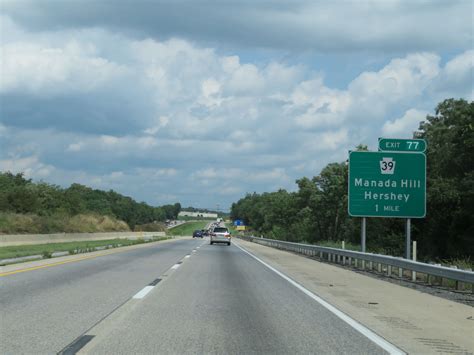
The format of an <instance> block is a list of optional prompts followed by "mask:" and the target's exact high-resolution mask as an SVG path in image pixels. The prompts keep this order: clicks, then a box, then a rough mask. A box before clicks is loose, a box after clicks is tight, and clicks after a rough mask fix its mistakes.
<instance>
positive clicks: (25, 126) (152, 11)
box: [0, 0, 474, 209]
mask: <svg viewBox="0 0 474 355" xmlns="http://www.w3.org/2000/svg"><path fill="white" fill-rule="evenodd" d="M473 11H474V9H473V2H472V1H471V0H462V1H455V0H443V1H441V0H440V1H437V0H431V1H413V0H406V1H402V0H397V1H395V0H394V1H392V0H384V1H363V0H360V1H258V0H252V1H225V0H222V1H211V0H208V1H200V0H197V1H152V0H134V1H131V0H130V1H128V0H116V1H112V0H94V1H92V0H90V1H88V0H82V1H79V0H41V1H40V0H16V1H8V0H0V24H1V25H0V26H1V28H0V40H1V42H0V48H1V49H0V70H1V72H0V105H1V106H0V170H10V171H12V172H24V173H25V174H26V176H28V177H30V178H33V179H34V180H37V181H38V180H44V181H47V182H50V183H55V184H59V185H61V186H69V185H70V184H71V183H73V182H79V183H82V184H86V185H89V186H93V187H96V188H100V189H106V190H108V189H114V190H116V191H118V192H120V193H123V194H126V195H129V196H132V197H134V198H135V199H137V200H139V201H146V202H148V203H150V204H152V205H161V204H166V203H174V202H177V201H179V202H181V204H183V205H185V206H188V205H193V206H195V207H203V208H204V207H207V208H215V207H216V205H217V204H219V207H220V208H221V209H227V208H228V207H229V206H230V204H231V203H232V202H234V201H237V200H238V199H239V198H240V197H243V196H244V195H245V193H246V192H253V191H257V192H263V191H274V190H276V189H278V188H285V189H288V190H294V189H295V188H296V186H295V180H296V179H297V178H300V177H302V176H308V177H312V176H314V175H317V174H318V173H319V172H320V170H321V169H322V168H323V167H324V166H325V165H326V164H328V163H330V162H335V161H343V160H345V159H346V157H347V151H348V150H349V149H351V148H353V147H355V146H356V145H358V144H360V143H363V144H367V145H369V147H370V148H371V149H376V143H377V138H378V137H381V136H384V137H400V138H403V137H410V136H411V134H412V132H413V131H414V130H416V129H417V127H418V124H419V122H420V121H422V120H423V119H424V118H425V116H426V114H428V113H433V110H434V108H435V106H436V104H437V103H438V102H440V101H442V100H443V99H445V98H450V97H455V98H465V99H468V100H473V98H474V91H473V67H474V65H473V58H474V51H473Z"/></svg>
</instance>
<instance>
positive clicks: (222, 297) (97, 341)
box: [0, 238, 386, 354]
mask: <svg viewBox="0 0 474 355" xmlns="http://www.w3.org/2000/svg"><path fill="white" fill-rule="evenodd" d="M0 282H1V291H0V307H1V323H0V344H1V345H0V353H2V354H19V353H35V354H39V353H57V352H59V351H61V350H64V352H65V353H75V352H76V351H79V352H85V353H94V354H132V353H133V354H156V353H162V354H186V353H190V354H191V353H199V354H202V353H215V354H235V353H244V354H261V353H272V354H297V353H301V354H302V353H305V354H308V353H319V354H323V353H324V354H382V353H386V351H385V350H384V349H382V348H381V347H380V344H377V343H376V342H374V341H372V340H371V339H369V337H367V336H365V335H364V334H363V333H361V332H360V331H358V330H357V329H355V328H354V327H353V326H351V325H350V324H348V323H347V322H344V321H342V320H341V319H340V317H337V316H336V315H335V314H334V313H333V312H331V311H329V310H328V309H327V308H325V307H323V306H322V305H321V304H319V303H318V302H315V300H314V299H313V298H311V297H309V296H308V294H305V293H304V292H302V290H301V289H298V288H297V287H295V285H293V284H291V283H290V282H288V280H285V279H284V278H282V277H281V276H280V275H278V274H277V273H276V272H274V271H272V270H271V269H269V268H267V267H265V266H264V265H262V263H260V262H259V261H258V260H256V259H255V258H253V257H251V256H250V255H249V254H247V253H246V252H244V251H243V250H242V249H240V248H238V247H237V246H236V243H233V245H231V246H226V245H212V246H211V245H209V244H208V240H207V239H204V240H202V239H197V240H193V239H191V238H185V239H181V240H176V241H174V242H169V243H163V244H160V243H158V244H155V245H151V246H149V247H146V248H142V249H136V250H131V251H127V252H122V253H117V254H113V255H108V256H103V257H98V258H95V259H90V260H83V261H80V262H74V263H69V264H65V265H58V266H54V267H49V268H45V269H40V270H34V271H30V272H24V273H19V274H13V275H9V276H5V277H2V278H0ZM150 285H151V286H150Z"/></svg>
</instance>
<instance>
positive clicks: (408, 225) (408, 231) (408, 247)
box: [405, 218, 411, 260]
mask: <svg viewBox="0 0 474 355" xmlns="http://www.w3.org/2000/svg"><path fill="white" fill-rule="evenodd" d="M405 259H407V260H410V259H411V218H407V220H406V225H405Z"/></svg>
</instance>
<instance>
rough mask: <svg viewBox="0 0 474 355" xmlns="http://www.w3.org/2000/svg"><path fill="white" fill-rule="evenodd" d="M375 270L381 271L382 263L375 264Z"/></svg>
mask: <svg viewBox="0 0 474 355" xmlns="http://www.w3.org/2000/svg"><path fill="white" fill-rule="evenodd" d="M377 271H378V272H382V264H380V263H378V264H377Z"/></svg>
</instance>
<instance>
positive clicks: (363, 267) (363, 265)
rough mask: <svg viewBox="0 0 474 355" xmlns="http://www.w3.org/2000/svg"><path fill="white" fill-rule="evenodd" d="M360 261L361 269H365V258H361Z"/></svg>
mask: <svg viewBox="0 0 474 355" xmlns="http://www.w3.org/2000/svg"><path fill="white" fill-rule="evenodd" d="M361 261H362V270H365V260H361Z"/></svg>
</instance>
